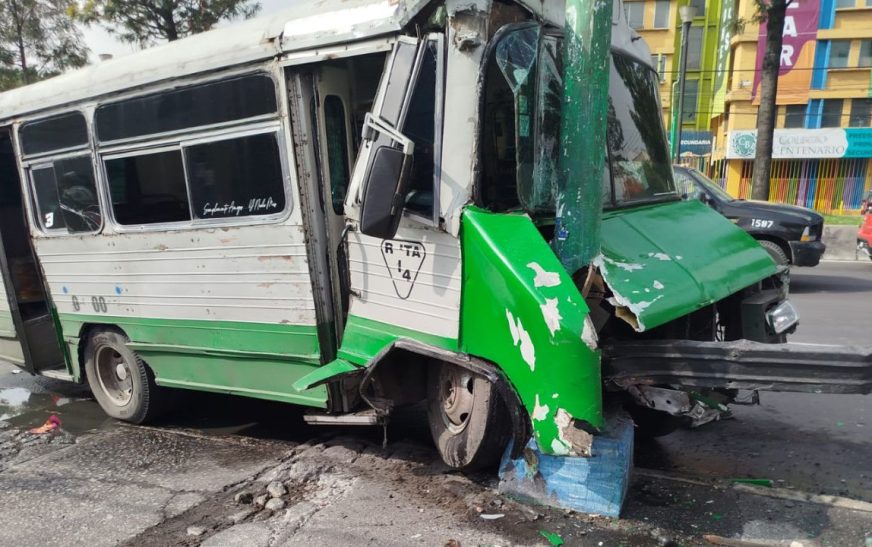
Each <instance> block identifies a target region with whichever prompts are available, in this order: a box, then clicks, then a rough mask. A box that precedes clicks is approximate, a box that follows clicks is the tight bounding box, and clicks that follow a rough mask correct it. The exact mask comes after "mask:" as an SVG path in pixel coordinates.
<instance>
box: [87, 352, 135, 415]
mask: <svg viewBox="0 0 872 547" xmlns="http://www.w3.org/2000/svg"><path fill="white" fill-rule="evenodd" d="M94 362H95V364H96V370H97V381H98V382H99V384H100V389H101V390H102V391H103V393H104V394H105V395H106V396H107V397H108V398H109V400H110V401H111V402H112V404H114V405H116V406H126V405H128V404H129V403H130V401H131V399H133V374H132V372H131V371H132V367H131V366H130V363H128V362H127V360H126V359H125V358H124V356H123V355H121V354H120V353H118V351H116V350H115V348H113V347H111V346H102V347H101V348H99V349H98V350H97V354H96V355H95V357H94Z"/></svg>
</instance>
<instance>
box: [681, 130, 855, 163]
mask: <svg viewBox="0 0 872 547" xmlns="http://www.w3.org/2000/svg"><path fill="white" fill-rule="evenodd" d="M682 140H683V139H682ZM756 150H757V131H756V130H746V131H730V134H729V137H728V138H727V158H728V159H753V158H754V154H755V153H756ZM772 157H773V158H774V159H806V158H872V128H849V129H840V128H828V129H776V130H775V134H774V136H773V141H772Z"/></svg>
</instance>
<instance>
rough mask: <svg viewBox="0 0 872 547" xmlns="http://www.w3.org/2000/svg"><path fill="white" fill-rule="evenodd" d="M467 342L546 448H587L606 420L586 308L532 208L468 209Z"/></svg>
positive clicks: (565, 451) (577, 451)
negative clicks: (503, 383)
mask: <svg viewBox="0 0 872 547" xmlns="http://www.w3.org/2000/svg"><path fill="white" fill-rule="evenodd" d="M461 233H462V235H463V249H464V280H465V285H464V291H463V309H462V320H461V349H462V350H463V351H464V352H466V353H469V354H470V355H475V356H478V357H481V358H483V359H486V360H488V361H491V362H494V363H497V364H499V366H500V367H501V368H502V370H503V371H504V372H505V374H506V376H508V378H509V380H510V381H511V382H512V384H513V385H514V386H515V388H516V389H517V390H518V395H519V396H520V398H521V401H522V402H523V404H524V407H525V408H526V409H527V412H529V413H530V416H531V418H532V425H533V431H534V434H535V436H536V441H537V443H538V445H539V446H540V447H541V449H542V451H543V452H545V453H549V454H561V455H575V456H580V455H585V454H587V453H588V451H589V449H590V442H591V441H592V438H591V436H590V435H589V433H590V432H591V431H592V430H593V428H596V427H599V426H601V425H602V423H603V415H602V386H601V383H600V366H599V353H598V351H597V349H596V333H595V332H593V326H592V324H591V322H590V320H589V317H588V308H587V305H586V304H585V302H584V299H583V298H582V297H581V294H580V293H579V292H578V289H577V288H576V287H575V284H574V283H573V281H572V279H571V278H570V277H569V275H568V274H567V273H566V271H565V270H564V269H563V268H562V266H561V265H560V262H559V261H558V260H557V257H556V256H555V255H554V253H553V252H552V251H551V248H550V247H549V246H548V243H547V242H546V241H545V240H544V239H543V238H542V236H541V235H540V234H539V232H538V230H537V229H536V227H535V226H534V225H533V223H532V222H531V220H530V218H529V217H527V216H526V215H517V214H494V213H489V212H487V211H483V210H480V209H476V208H473V207H469V208H467V209H466V211H465V212H464V215H463V229H462V232H461Z"/></svg>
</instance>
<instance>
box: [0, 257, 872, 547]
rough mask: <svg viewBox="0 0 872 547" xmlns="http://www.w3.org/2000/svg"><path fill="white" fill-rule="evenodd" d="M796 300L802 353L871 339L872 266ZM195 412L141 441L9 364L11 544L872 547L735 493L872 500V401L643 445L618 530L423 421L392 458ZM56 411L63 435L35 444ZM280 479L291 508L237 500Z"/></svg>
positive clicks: (799, 400) (802, 404)
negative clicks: (454, 464) (511, 478)
mask: <svg viewBox="0 0 872 547" xmlns="http://www.w3.org/2000/svg"><path fill="white" fill-rule="evenodd" d="M791 289H792V293H793V301H794V303H795V304H796V305H797V307H798V308H799V310H800V313H801V315H802V325H801V326H800V329H799V331H798V332H797V333H796V335H795V336H794V337H793V340H796V341H804V342H813V343H838V344H865V343H867V337H868V333H869V331H870V329H869V322H870V321H872V314H869V313H868V312H866V307H867V306H868V304H867V302H870V301H872V263H869V264H866V263H862V262H861V263H824V264H821V265H820V266H818V267H817V268H813V269H797V270H795V272H794V274H793V281H792V286H791ZM864 321H865V322H864ZM186 400H187V404H186V405H185V408H184V409H183V410H182V411H181V412H178V413H176V414H175V415H173V416H172V417H169V418H168V419H166V420H165V421H164V422H161V423H158V424H154V426H153V427H148V428H145V427H135V426H129V425H125V424H120V423H118V422H114V421H112V420H109V419H107V418H106V417H105V416H104V415H103V414H102V412H101V411H100V409H99V407H98V406H97V405H96V403H95V402H94V401H93V400H91V399H90V398H89V396H88V393H87V391H86V390H84V389H82V388H80V387H76V386H72V385H70V384H64V383H60V382H56V381H51V380H48V379H45V378H33V377H30V376H28V375H27V374H13V369H12V367H10V366H8V365H4V364H0V508H2V509H0V545H32V544H42V545H88V546H89V547H95V546H99V545H116V544H118V543H119V542H126V543H125V544H127V545H136V546H137V547H139V546H141V545H175V544H183V545H197V544H199V543H200V542H201V541H202V540H203V539H205V540H206V542H205V543H204V544H206V545H246V546H248V545H307V546H309V545H342V544H370V545H380V546H381V545H410V544H423V545H445V544H446V542H447V541H448V540H450V539H454V540H457V541H458V542H460V544H462V545H480V544H496V545H508V544H516V545H531V544H544V541H543V539H542V536H541V535H540V532H541V531H542V530H546V531H551V532H555V533H558V534H560V535H561V536H562V537H563V539H564V540H565V541H566V544H567V545H604V546H608V545H620V544H623V545H668V544H672V545H674V544H683V545H694V544H700V543H702V542H703V540H702V537H703V535H704V534H707V533H708V534H715V535H719V536H723V537H728V538H733V539H735V540H743V541H758V542H759V541H762V542H764V543H762V544H765V545H782V544H783V545H785V546H786V545H791V543H790V542H791V541H796V540H798V541H799V544H801V545H804V546H806V547H808V546H811V545H838V546H842V545H848V546H851V545H860V546H863V545H866V546H868V545H869V539H872V513H864V512H859V511H852V510H846V509H844V508H837V507H832V506H828V505H820V504H815V503H800V502H795V501H790V500H784V499H779V498H771V497H766V496H759V495H750V494H747V493H743V492H740V491H736V490H735V489H733V488H731V486H730V485H731V483H732V479H735V478H749V477H750V478H763V479H770V480H772V481H773V483H774V484H775V485H776V486H780V487H783V488H787V489H795V490H797V491H804V492H809V493H814V494H817V493H823V494H830V495H836V496H846V497H849V498H853V499H857V500H866V501H869V502H872V455H870V454H872V450H870V449H872V439H870V435H869V433H870V431H872V397H870V396H865V397H864V396H830V395H805V394H767V393H763V394H762V397H761V403H762V404H761V405H760V406H748V407H735V409H734V418H733V419H730V420H724V421H720V422H717V423H713V424H708V425H706V426H704V427H701V428H699V429H696V430H682V431H678V432H676V433H673V434H672V435H669V436H667V437H663V438H661V439H658V440H654V441H641V440H639V441H637V446H636V451H635V460H636V466H637V473H636V474H635V477H636V478H635V480H634V482H633V484H632V486H631V489H630V492H629V494H628V497H627V503H626V506H625V510H624V514H623V518H622V519H621V520H620V521H616V522H610V521H604V520H602V519H596V518H589V517H582V516H578V515H567V514H565V513H564V512H562V511H556V510H547V509H543V508H535V509H530V508H525V507H523V506H520V505H518V504H515V503H514V502H511V501H510V500H506V499H503V498H501V497H500V496H498V494H497V493H496V491H495V484H496V479H495V477H494V476H493V475H492V474H485V475H481V476H473V477H464V476H461V475H459V474H456V473H449V472H447V470H446V469H445V468H444V466H440V464H439V462H437V461H435V454H434V451H433V449H432V445H431V444H430V441H429V437H428V433H427V429H426V426H424V425H422V423H420V420H419V421H416V420H415V419H411V420H410V421H409V423H406V424H399V425H398V426H395V427H393V428H392V429H391V430H390V443H389V444H388V447H387V448H382V447H381V431H379V430H375V429H372V428H344V429H343V428H326V429H325V428H313V427H309V426H306V425H304V424H303V423H302V420H301V418H300V412H299V410H298V409H295V408H294V407H290V406H287V405H282V404H277V403H269V402H263V401H256V400H253V399H245V398H234V397H226V396H217V395H211V394H202V393H191V394H190V395H189V396H188V398H187V399H186ZM51 415H54V416H56V417H58V418H59V419H60V421H61V424H62V425H61V428H60V429H59V430H58V432H56V433H55V434H51V435H43V436H35V435H31V434H29V433H27V430H28V429H29V428H32V427H36V426H39V425H40V424H42V423H44V422H45V421H46V419H47V418H48V417H49V416H51ZM4 424H7V425H4ZM277 477H283V478H284V480H285V481H286V485H287V488H288V490H289V493H288V494H287V495H285V498H284V500H285V501H286V503H287V504H288V509H287V510H286V511H282V512H275V513H270V512H269V511H266V510H264V509H254V508H251V507H252V506H249V505H245V506H240V505H239V504H237V503H236V502H234V496H235V495H236V494H238V493H251V494H254V495H257V494H260V493H262V492H263V491H264V488H265V485H266V483H267V482H268V481H272V480H274V479H275V478H277ZM664 477H665V478H664ZM480 513H484V514H490V515H492V514H505V517H502V518H499V519H498V520H492V521H491V520H484V519H482V518H481V517H480V516H479V514H480ZM234 523H236V524H235V525H234ZM191 526H194V527H195V528H200V531H201V533H202V536H199V535H195V536H192V535H189V530H190V529H191ZM670 541H673V542H674V543H670ZM779 541H780V542H782V543H778V542H779ZM765 542H768V543H765ZM760 544H761V543H750V544H747V545H760ZM794 545H795V544H794Z"/></svg>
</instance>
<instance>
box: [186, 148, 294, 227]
mask: <svg viewBox="0 0 872 547" xmlns="http://www.w3.org/2000/svg"><path fill="white" fill-rule="evenodd" d="M185 166H186V169H187V173H188V184H189V185H190V187H191V200H192V204H193V210H194V216H195V218H197V219H204V220H205V219H212V218H235V217H247V216H254V215H275V214H277V213H281V212H282V211H284V210H285V201H286V200H285V185H284V177H283V176H282V163H281V158H280V156H279V145H278V139H277V136H276V134H275V133H273V132H270V133H261V134H257V135H248V136H244V137H235V138H230V139H224V140H216V141H211V142H207V143H203V144H196V145H192V146H186V147H185Z"/></svg>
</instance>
